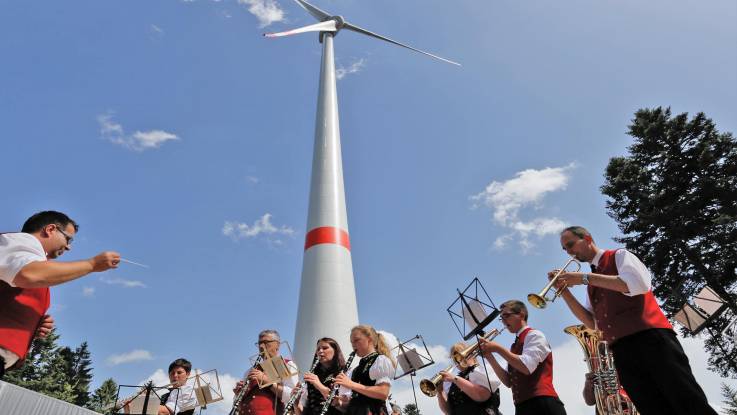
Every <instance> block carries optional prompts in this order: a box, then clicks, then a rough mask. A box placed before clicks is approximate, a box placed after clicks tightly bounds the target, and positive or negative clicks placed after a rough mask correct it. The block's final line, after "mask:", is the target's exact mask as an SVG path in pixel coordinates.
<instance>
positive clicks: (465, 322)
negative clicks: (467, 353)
mask: <svg viewBox="0 0 737 415" xmlns="http://www.w3.org/2000/svg"><path fill="white" fill-rule="evenodd" d="M456 291H457V292H458V298H456V299H455V301H453V303H452V304H451V305H450V306H449V307H448V314H449V315H450V318H451V320H453V324H455V326H456V329H458V332H459V333H460V334H461V337H463V340H468V339H470V338H471V337H476V336H479V335H481V336H483V335H484V328H486V326H488V325H489V323H491V322H492V321H494V320H495V319H496V318H497V317H498V316H499V313H500V311H499V309H498V308H496V305H494V302H493V301H491V298H489V294H488V293H487V292H486V289H485V288H484V286H483V285H482V284H481V281H479V279H478V278H474V279H473V280H472V281H471V283H470V284H468V286H467V287H466V288H465V289H464V290H463V291H460V290H456ZM459 321H460V325H459Z"/></svg>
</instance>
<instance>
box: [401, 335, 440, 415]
mask: <svg viewBox="0 0 737 415" xmlns="http://www.w3.org/2000/svg"><path fill="white" fill-rule="evenodd" d="M414 340H419V341H421V342H422V349H425V354H422V353H421V352H418V351H417V349H418V347H417V345H415V344H412V342H413V341H414ZM422 349H420V350H422ZM394 350H398V353H397V367H396V368H395V369H394V380H397V379H399V378H401V377H404V376H407V375H409V379H410V382H411V383H412V395H414V397H415V407H417V393H416V392H415V375H416V374H417V371H418V370H420V369H422V368H424V367H427V366H430V365H431V364H433V363H435V361H434V360H432V356H430V350H428V349H427V344H425V340H424V339H423V338H422V336H420V335H419V334H418V335H416V336H415V337H412V338H411V339H409V340H407V341H404V342H401V343H399V344H398V345H397V346H396V347H394V348H393V349H392V351H394ZM399 369H401V372H400V373H399V374H398V375H397V371H398V370H399Z"/></svg>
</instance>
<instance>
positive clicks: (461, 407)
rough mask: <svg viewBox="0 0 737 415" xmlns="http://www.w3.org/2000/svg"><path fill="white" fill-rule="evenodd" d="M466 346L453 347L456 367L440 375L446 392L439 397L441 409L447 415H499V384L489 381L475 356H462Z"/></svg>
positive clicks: (452, 353)
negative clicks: (461, 353)
mask: <svg viewBox="0 0 737 415" xmlns="http://www.w3.org/2000/svg"><path fill="white" fill-rule="evenodd" d="M466 347H467V345H466V344H465V343H463V342H458V343H456V344H454V345H453V346H452V347H451V348H450V358H451V359H452V360H453V361H454V362H455V364H456V367H455V368H454V369H453V370H452V371H450V372H446V371H442V372H440V375H441V376H442V377H443V389H442V390H441V391H439V392H438V394H437V397H438V406H440V410H441V411H443V413H444V414H446V415H466V414H468V415H487V414H493V415H499V381H498V380H496V379H489V377H488V375H487V374H486V370H484V368H482V367H480V366H479V364H478V361H477V360H476V356H469V357H467V358H465V359H464V358H462V357H461V356H460V352H461V351H462V350H464V349H466Z"/></svg>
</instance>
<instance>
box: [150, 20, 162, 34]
mask: <svg viewBox="0 0 737 415" xmlns="http://www.w3.org/2000/svg"><path fill="white" fill-rule="evenodd" d="M151 31H152V32H154V33H159V34H163V33H164V29H162V28H160V27H159V26H156V25H155V24H153V23H152V24H151Z"/></svg>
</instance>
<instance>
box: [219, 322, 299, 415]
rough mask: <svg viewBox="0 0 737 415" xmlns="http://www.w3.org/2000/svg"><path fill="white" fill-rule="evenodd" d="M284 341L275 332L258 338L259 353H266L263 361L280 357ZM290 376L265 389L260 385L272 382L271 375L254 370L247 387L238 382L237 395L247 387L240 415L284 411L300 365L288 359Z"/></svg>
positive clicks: (262, 333)
mask: <svg viewBox="0 0 737 415" xmlns="http://www.w3.org/2000/svg"><path fill="white" fill-rule="evenodd" d="M280 345H281V338H280V337H279V332H277V331H276V330H264V331H262V332H261V333H259V335H258V342H257V343H256V346H258V347H259V350H263V355H264V358H278V357H279V356H280V351H279V346H280ZM284 360H285V361H286V364H287V368H288V369H289V372H290V373H294V375H293V376H290V377H289V378H287V379H286V380H285V381H284V383H275V384H273V385H271V386H267V387H265V388H263V389H261V388H260V387H259V384H264V383H268V382H269V378H268V376H267V375H266V374H265V373H264V372H263V371H262V367H261V366H258V367H254V368H251V370H249V371H248V375H247V379H248V384H247V385H246V384H245V382H244V381H242V380H241V381H239V382H238V383H237V384H236V386H235V388H234V389H233V392H234V393H235V396H238V393H239V392H240V391H241V389H242V388H244V387H246V388H248V389H247V391H246V392H245V393H246V395H245V396H244V398H243V400H242V401H241V403H240V414H242V415H246V414H249V415H281V414H282V413H283V411H284V403H285V402H287V401H289V397H290V395H291V393H292V389H293V388H294V387H295V386H296V384H297V380H298V378H297V365H296V364H295V363H294V362H292V361H290V360H287V359H284Z"/></svg>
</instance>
